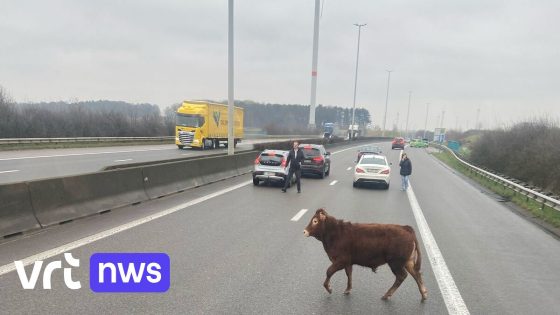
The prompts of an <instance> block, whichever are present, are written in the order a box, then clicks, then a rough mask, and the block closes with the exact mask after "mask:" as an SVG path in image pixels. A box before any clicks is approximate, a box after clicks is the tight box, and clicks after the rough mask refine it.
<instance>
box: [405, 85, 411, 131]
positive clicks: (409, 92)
mask: <svg viewBox="0 0 560 315" xmlns="http://www.w3.org/2000/svg"><path fill="white" fill-rule="evenodd" d="M411 97H412V91H408V109H407V110H406V127H405V128H404V129H405V136H406V137H408V116H409V115H410V98H411Z"/></svg>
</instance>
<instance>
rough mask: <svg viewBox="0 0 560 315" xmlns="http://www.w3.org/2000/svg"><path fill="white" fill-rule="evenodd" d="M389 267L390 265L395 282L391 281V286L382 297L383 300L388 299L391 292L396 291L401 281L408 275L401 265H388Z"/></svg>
mask: <svg viewBox="0 0 560 315" xmlns="http://www.w3.org/2000/svg"><path fill="white" fill-rule="evenodd" d="M390 267H391V271H393V273H394V274H395V277H396V279H395V283H393V286H392V287H391V288H390V289H389V291H387V293H385V295H384V296H383V297H382V299H383V300H387V299H389V298H390V297H391V296H392V295H393V293H395V291H397V289H398V288H399V286H400V285H401V283H403V281H404V279H406V276H407V275H408V273H406V270H405V269H404V267H403V266H402V265H399V266H395V265H393V266H391V265H390Z"/></svg>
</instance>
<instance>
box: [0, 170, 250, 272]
mask: <svg viewBox="0 0 560 315" xmlns="http://www.w3.org/2000/svg"><path fill="white" fill-rule="evenodd" d="M251 183H253V181H252V180H250V181H246V182H243V183H241V184H237V185H234V186H231V187H228V188H224V189H222V190H219V191H217V192H214V193H211V194H208V195H206V196H203V197H200V198H196V199H193V200H191V201H188V202H185V203H182V204H179V205H177V206H175V207H172V208H169V209H166V210H164V211H161V212H158V213H155V214H152V215H149V216H147V217H144V218H141V219H137V220H134V221H132V222H129V223H125V224H122V225H119V226H117V227H114V228H112V229H108V230H106V231H102V232H99V233H97V234H94V235H91V236H88V237H84V238H82V239H79V240H77V241H74V242H70V243H68V244H65V245H62V246H59V247H56V248H53V249H51V250H47V251H44V252H41V253H38V254H35V255H32V256H29V257H26V258H24V259H20V260H21V261H22V262H23V265H24V266H28V265H31V264H33V263H34V262H35V261H37V260H45V259H48V258H51V257H53V256H56V255H60V254H63V253H65V252H68V251H71V250H73V249H76V248H78V247H81V246H84V245H87V244H90V243H93V242H95V241H99V240H101V239H104V238H106V237H109V236H111V235H114V234H117V233H119V232H122V231H126V230H128V229H131V228H133V227H136V226H138V225H141V224H144V223H148V222H150V221H153V220H155V219H159V218H161V217H163V216H166V215H168V214H171V213H173V212H177V211H179V210H183V209H185V208H188V207H190V206H194V205H196V204H199V203H201V202H204V201H207V200H209V199H212V198H214V197H218V196H221V195H223V194H226V193H228V192H230V191H233V190H236V189H239V188H242V187H244V186H247V185H249V184H251ZM15 269H16V267H15V264H13V263H11V264H7V265H4V266H1V267H0V276H1V275H4V274H6V273H9V272H11V271H14V270H15Z"/></svg>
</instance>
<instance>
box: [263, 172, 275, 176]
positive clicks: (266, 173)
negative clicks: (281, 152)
mask: <svg viewBox="0 0 560 315" xmlns="http://www.w3.org/2000/svg"><path fill="white" fill-rule="evenodd" d="M264 175H266V176H274V172H264Z"/></svg>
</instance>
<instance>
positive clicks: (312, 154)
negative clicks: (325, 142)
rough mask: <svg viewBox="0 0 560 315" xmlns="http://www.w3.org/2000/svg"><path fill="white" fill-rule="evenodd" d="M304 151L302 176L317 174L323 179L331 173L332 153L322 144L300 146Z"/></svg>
mask: <svg viewBox="0 0 560 315" xmlns="http://www.w3.org/2000/svg"><path fill="white" fill-rule="evenodd" d="M299 147H300V148H301V149H302V151H303V158H304V160H303V162H302V163H301V174H302V175H303V174H315V175H319V177H321V178H325V176H329V174H330V173H331V153H330V152H327V150H325V147H324V146H322V145H320V144H300V145H299Z"/></svg>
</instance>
